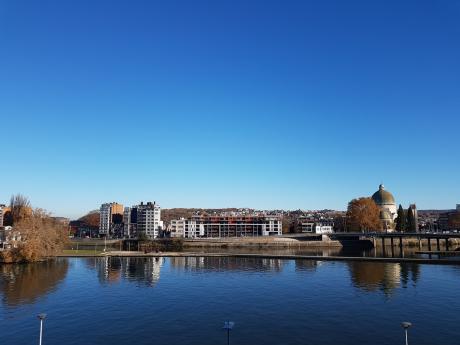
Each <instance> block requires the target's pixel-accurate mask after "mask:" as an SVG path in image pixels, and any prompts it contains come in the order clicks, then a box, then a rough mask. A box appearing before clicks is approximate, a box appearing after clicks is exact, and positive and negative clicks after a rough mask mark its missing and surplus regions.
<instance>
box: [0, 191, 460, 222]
mask: <svg viewBox="0 0 460 345" xmlns="http://www.w3.org/2000/svg"><path fill="white" fill-rule="evenodd" d="M372 193H373V192H372ZM372 193H370V194H368V195H366V194H365V195H354V196H352V197H350V199H349V200H348V201H347V202H345V203H344V205H343V206H342V207H338V208H334V207H328V206H326V207H291V208H283V207H251V206H240V205H228V206H222V207H219V206H218V205H217V206H216V205H213V206H209V207H206V206H200V205H190V206H175V205H172V206H164V205H163V203H162V202H161V200H159V199H155V198H141V199H139V200H135V201H133V202H126V201H125V200H126V199H123V198H121V197H118V198H115V199H102V200H101V201H100V202H99V204H91V206H90V205H89V204H88V205H87V207H83V206H81V207H80V209H81V212H77V211H73V212H72V213H69V214H66V213H57V212H55V211H53V209H50V208H47V207H44V206H43V205H39V204H38V203H35V202H34V200H33V198H30V196H29V195H27V194H25V193H14V194H11V195H10V197H11V196H12V195H15V194H22V195H25V196H26V197H27V198H29V199H30V200H31V202H32V206H33V207H39V208H42V209H44V210H45V211H47V212H50V213H51V214H52V215H53V216H56V217H65V218H69V219H78V218H80V217H83V216H85V215H87V214H89V213H91V212H94V211H99V207H100V205H101V204H104V203H107V202H116V203H120V204H122V205H123V206H131V205H136V204H138V203H140V202H141V201H142V200H151V201H156V202H157V203H158V204H159V205H160V206H161V208H162V209H208V210H212V209H215V210H217V209H251V210H255V211H275V210H280V211H287V212H289V211H296V210H302V211H321V210H331V211H339V212H346V210H347V206H348V203H349V202H350V201H351V200H353V199H356V198H360V197H371V196H372ZM0 197H1V194H0ZM10 197H7V198H3V199H0V205H1V204H4V205H6V206H8V203H9V200H10ZM396 204H397V205H399V204H401V205H403V206H405V205H411V204H415V205H417V207H418V208H419V210H422V211H423V210H440V211H442V210H453V209H455V206H456V205H457V204H458V200H457V202H454V203H452V204H450V205H446V207H423V206H420V205H419V204H418V203H417V202H414V201H408V202H403V201H400V199H399V198H398V199H397V202H396Z"/></svg>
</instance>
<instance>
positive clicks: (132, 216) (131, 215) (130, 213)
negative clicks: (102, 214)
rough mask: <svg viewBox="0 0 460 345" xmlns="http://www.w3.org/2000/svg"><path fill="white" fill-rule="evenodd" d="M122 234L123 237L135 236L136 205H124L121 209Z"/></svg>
mask: <svg viewBox="0 0 460 345" xmlns="http://www.w3.org/2000/svg"><path fill="white" fill-rule="evenodd" d="M123 234H124V237H125V238H135V237H136V236H137V207H136V206H133V207H125V209H124V211H123Z"/></svg>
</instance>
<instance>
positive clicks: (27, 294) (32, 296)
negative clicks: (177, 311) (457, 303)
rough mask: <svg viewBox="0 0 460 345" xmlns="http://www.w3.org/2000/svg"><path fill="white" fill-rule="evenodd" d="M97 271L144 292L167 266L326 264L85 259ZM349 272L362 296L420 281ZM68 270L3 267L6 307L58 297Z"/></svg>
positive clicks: (381, 269)
mask: <svg viewBox="0 0 460 345" xmlns="http://www.w3.org/2000/svg"><path fill="white" fill-rule="evenodd" d="M82 260H83V261H84V263H85V265H87V267H88V268H91V270H94V271H95V272H96V274H97V277H98V280H99V282H100V283H101V284H117V283H120V282H122V281H128V282H134V283H136V284H139V285H144V286H155V285H156V284H157V283H158V281H159V279H160V274H161V270H162V268H163V267H164V265H165V261H166V260H169V263H170V267H171V268H172V269H173V270H176V271H186V272H190V271H192V272H202V273H212V272H223V273H225V272H247V273H252V272H254V273H258V272H267V273H275V274H278V273H280V272H283V271H284V270H285V269H286V267H288V266H290V267H291V268H293V269H294V272H296V273H302V272H312V273H313V272H315V271H317V270H318V268H319V267H320V266H321V265H327V264H328V263H327V262H324V261H320V260H319V261H318V260H303V259H297V260H283V259H278V258H255V257H248V258H236V257H171V258H168V259H165V258H129V257H125V258H117V257H105V258H94V259H82ZM340 265H341V267H346V268H348V271H349V273H350V279H351V282H352V285H353V286H354V287H355V288H358V289H360V290H364V291H368V292H375V291H383V292H384V293H385V294H387V295H391V293H392V292H393V291H394V290H395V289H397V288H400V287H407V286H408V284H410V283H412V284H413V285H416V284H417V282H418V281H419V279H420V265H419V264H415V263H402V264H398V263H382V262H359V261H348V262H346V263H344V264H340ZM68 268H69V261H68V260H66V259H62V260H53V261H49V262H46V263H39V264H29V265H2V266H0V274H1V275H0V278H1V279H0V292H1V293H2V296H3V297H2V300H3V301H4V303H5V304H8V305H19V304H24V303H33V302H35V301H36V299H38V298H39V297H41V296H44V295H46V294H49V293H50V292H52V291H54V290H55V289H56V288H57V286H58V284H59V283H60V282H61V281H62V280H63V279H64V278H65V276H66V274H67V271H68Z"/></svg>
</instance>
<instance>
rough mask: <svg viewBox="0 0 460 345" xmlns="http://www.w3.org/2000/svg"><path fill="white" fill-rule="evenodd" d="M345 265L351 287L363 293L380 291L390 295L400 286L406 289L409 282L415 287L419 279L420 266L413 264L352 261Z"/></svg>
mask: <svg viewBox="0 0 460 345" xmlns="http://www.w3.org/2000/svg"><path fill="white" fill-rule="evenodd" d="M347 265H348V268H349V271H350V276H351V280H352V282H353V285H354V286H355V287H358V288H360V289H363V290H365V291H376V290H381V291H383V292H384V293H385V294H391V293H392V292H393V290H394V289H396V288H398V287H399V286H400V285H401V284H402V286H403V287H406V286H407V284H408V283H409V281H410V280H412V282H413V284H414V285H416V283H417V281H418V279H419V277H420V265H418V264H414V263H410V264H406V263H403V264H396V263H381V262H359V261H352V262H348V263H347Z"/></svg>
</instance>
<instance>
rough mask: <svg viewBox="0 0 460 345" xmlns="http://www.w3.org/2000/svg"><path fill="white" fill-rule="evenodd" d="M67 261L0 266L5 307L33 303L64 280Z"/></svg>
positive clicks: (67, 266)
mask: <svg viewBox="0 0 460 345" xmlns="http://www.w3.org/2000/svg"><path fill="white" fill-rule="evenodd" d="M68 268H69V262H68V261H67V260H60V259H58V260H50V261H46V262H42V263H34V264H30V265H0V292H1V294H2V296H3V297H2V299H3V302H4V303H5V304H6V305H11V306H16V305H20V304H29V303H34V302H35V301H36V300H37V299H38V298H40V297H42V296H46V295H47V294H49V293H51V292H53V291H55V290H56V288H57V287H58V285H59V283H60V282H62V281H63V280H64V278H65V277H66V275H67V271H68Z"/></svg>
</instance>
